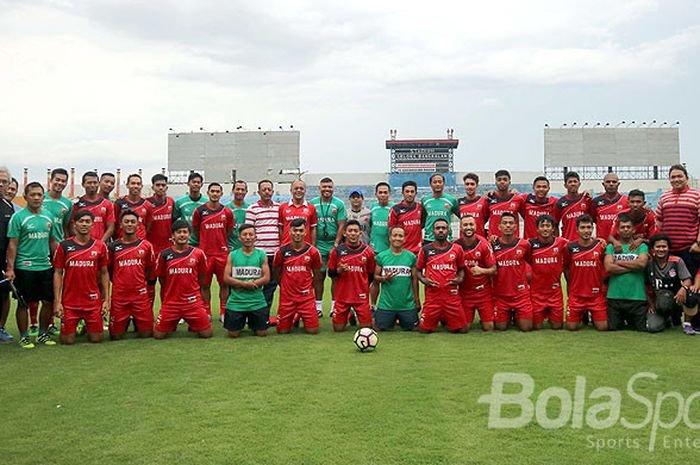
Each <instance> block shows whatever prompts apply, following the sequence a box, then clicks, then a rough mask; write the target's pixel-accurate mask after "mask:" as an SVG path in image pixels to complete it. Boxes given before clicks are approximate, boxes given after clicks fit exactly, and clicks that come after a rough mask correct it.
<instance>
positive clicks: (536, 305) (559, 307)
mask: <svg viewBox="0 0 700 465" xmlns="http://www.w3.org/2000/svg"><path fill="white" fill-rule="evenodd" d="M530 302H531V303H532V322H533V323H534V324H536V325H539V324H541V323H542V322H544V320H546V319H549V321H550V322H552V323H562V322H564V296H563V295H562V293H561V289H557V290H556V292H552V293H551V294H535V293H531V294H530Z"/></svg>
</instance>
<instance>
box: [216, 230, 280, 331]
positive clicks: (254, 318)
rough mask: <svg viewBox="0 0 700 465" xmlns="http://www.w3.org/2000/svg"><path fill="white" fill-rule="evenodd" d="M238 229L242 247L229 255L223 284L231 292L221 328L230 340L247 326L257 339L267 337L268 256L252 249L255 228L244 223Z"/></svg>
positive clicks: (253, 247)
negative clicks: (264, 288)
mask: <svg viewBox="0 0 700 465" xmlns="http://www.w3.org/2000/svg"><path fill="white" fill-rule="evenodd" d="M238 229H239V233H240V234H239V236H238V237H239V238H240V240H241V247H238V248H235V249H233V250H232V251H231V252H229V254H228V258H227V259H226V270H225V271H224V280H225V282H226V284H227V285H228V286H229V287H230V289H231V292H230V294H229V297H228V302H226V313H225V314H224V328H226V329H227V330H228V335H229V337H238V336H240V335H241V331H243V328H244V327H245V324H246V322H247V323H248V327H249V328H250V329H251V330H253V331H254V332H255V335H256V336H266V335H267V319H268V317H269V311H268V310H267V302H266V301H265V295H264V294H263V286H265V284H267V282H268V281H269V280H270V267H269V266H268V265H267V255H265V252H264V251H262V250H260V249H256V248H255V226H253V225H252V224H245V223H243V224H241V226H240V227H239V228H238Z"/></svg>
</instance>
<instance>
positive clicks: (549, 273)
mask: <svg viewBox="0 0 700 465" xmlns="http://www.w3.org/2000/svg"><path fill="white" fill-rule="evenodd" d="M554 224H555V222H554V218H552V216H551V215H540V216H539V217H537V234H538V237H537V239H530V240H529V242H530V253H529V255H528V257H527V261H528V262H529V263H530V266H531V267H532V279H531V280H530V301H531V302H532V324H533V327H534V328H535V329H542V326H543V324H544V320H546V319H549V326H550V327H551V328H552V329H562V327H563V326H564V296H563V294H562V289H561V275H562V273H563V272H564V257H563V255H564V249H565V248H566V244H567V243H568V241H567V240H566V239H564V238H563V237H557V236H555V235H554V231H555V227H554Z"/></svg>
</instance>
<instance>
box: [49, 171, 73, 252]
mask: <svg viewBox="0 0 700 465" xmlns="http://www.w3.org/2000/svg"><path fill="white" fill-rule="evenodd" d="M67 184H68V171H66V170H65V169H64V168H56V169H54V170H53V171H51V184H50V186H49V190H48V191H46V196H45V198H44V204H43V208H44V209H46V210H48V211H49V212H50V213H51V214H52V215H53V219H54V225H55V226H56V240H57V241H58V242H61V241H62V240H63V238H64V237H65V236H66V235H70V233H69V232H68V225H69V224H70V216H71V212H72V211H73V204H72V203H71V201H70V200H68V199H67V198H66V197H64V196H63V191H64V189H65V188H66V185H67Z"/></svg>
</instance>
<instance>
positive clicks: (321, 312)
mask: <svg viewBox="0 0 700 465" xmlns="http://www.w3.org/2000/svg"><path fill="white" fill-rule="evenodd" d="M316 313H318V318H319V319H321V318H323V310H316ZM332 317H333V314H332V313H331V318H332Z"/></svg>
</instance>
